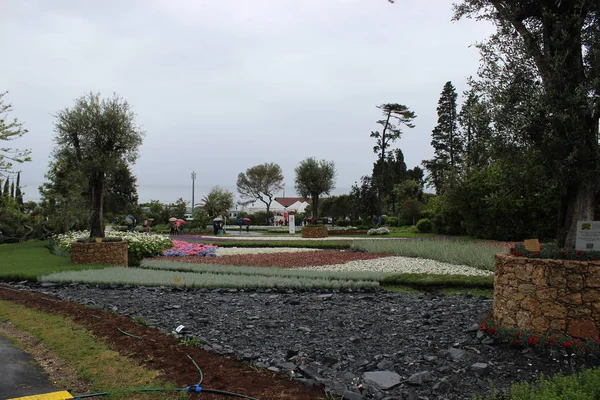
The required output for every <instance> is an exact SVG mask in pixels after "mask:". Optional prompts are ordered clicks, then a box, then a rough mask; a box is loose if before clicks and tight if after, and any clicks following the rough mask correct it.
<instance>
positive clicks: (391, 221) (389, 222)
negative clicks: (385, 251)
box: [385, 217, 398, 227]
mask: <svg viewBox="0 0 600 400" xmlns="http://www.w3.org/2000/svg"><path fill="white" fill-rule="evenodd" d="M385 224H386V225H388V226H394V227H396V226H398V217H387V218H385Z"/></svg>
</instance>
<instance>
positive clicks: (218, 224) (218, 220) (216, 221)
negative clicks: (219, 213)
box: [213, 217, 223, 236]
mask: <svg viewBox="0 0 600 400" xmlns="http://www.w3.org/2000/svg"><path fill="white" fill-rule="evenodd" d="M222 226H223V218H221V217H216V218H215V219H213V232H214V234H215V236H217V235H218V234H219V230H220V229H221V227H222Z"/></svg>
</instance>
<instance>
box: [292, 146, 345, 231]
mask: <svg viewBox="0 0 600 400" xmlns="http://www.w3.org/2000/svg"><path fill="white" fill-rule="evenodd" d="M295 172H296V178H295V185H296V191H297V192H298V194H299V195H300V196H302V197H304V198H307V199H308V198H310V199H311V200H312V202H311V205H312V218H313V220H316V219H317V216H318V215H317V213H318V210H319V198H320V197H321V196H322V195H323V194H329V193H330V192H331V191H332V190H333V189H334V188H335V177H336V170H335V164H334V162H333V161H326V160H321V161H317V160H316V159H315V158H313V157H310V158H307V159H306V160H304V161H301V162H300V164H298V166H297V167H296V169H295Z"/></svg>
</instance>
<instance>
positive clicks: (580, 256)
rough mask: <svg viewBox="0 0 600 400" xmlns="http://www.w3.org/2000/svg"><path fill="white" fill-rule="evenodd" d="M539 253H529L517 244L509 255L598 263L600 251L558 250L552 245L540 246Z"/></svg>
mask: <svg viewBox="0 0 600 400" xmlns="http://www.w3.org/2000/svg"><path fill="white" fill-rule="evenodd" d="M540 250H541V251H536V252H533V251H529V250H527V249H525V245H524V244H523V243H518V244H516V245H515V247H511V248H510V250H509V251H510V254H512V255H513V256H516V257H529V258H546V259H551V260H577V261H600V251H581V250H575V249H568V248H560V247H558V246H557V245H556V244H554V243H544V244H542V245H540Z"/></svg>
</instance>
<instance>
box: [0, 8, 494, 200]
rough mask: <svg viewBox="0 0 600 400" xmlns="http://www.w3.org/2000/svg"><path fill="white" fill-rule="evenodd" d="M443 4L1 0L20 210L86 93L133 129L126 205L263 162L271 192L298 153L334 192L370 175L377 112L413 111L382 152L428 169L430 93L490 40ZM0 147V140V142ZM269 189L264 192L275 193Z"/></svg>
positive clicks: (3, 85) (2, 67)
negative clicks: (129, 117) (397, 151)
mask: <svg viewBox="0 0 600 400" xmlns="http://www.w3.org/2000/svg"><path fill="white" fill-rule="evenodd" d="M451 17H452V1H451V0H419V1H414V0H397V1H396V4H393V5H392V4H389V3H388V2H387V1H386V0H302V1H299V0H228V1H225V0H138V1H134V0H102V1H100V0H97V1H92V0H89V1H76V0H52V1H48V0H39V1H35V0H0V57H1V58H2V62H0V91H6V90H8V91H9V94H8V95H7V96H5V100H8V101H9V102H11V103H12V105H13V109H14V111H13V112H12V114H11V116H13V117H17V118H18V119H19V120H20V121H21V122H23V123H24V124H25V127H26V128H27V129H29V133H27V135H25V136H24V137H23V138H21V139H19V140H18V141H14V142H11V145H12V146H13V147H18V148H30V149H31V150H32V157H33V162H31V163H27V164H23V165H21V166H19V168H20V169H21V170H22V180H21V182H22V185H23V186H24V192H25V200H38V199H39V194H38V190H37V187H38V186H39V185H40V184H41V183H42V182H43V181H44V174H45V172H46V170H47V167H48V162H49V160H50V158H49V157H50V153H51V150H52V147H53V137H54V131H53V129H54V127H53V124H54V118H53V114H55V113H56V111H58V110H61V109H63V108H65V107H71V106H72V105H73V104H74V100H75V99H76V98H78V97H80V96H82V95H83V94H84V93H86V92H89V91H94V92H100V93H101V94H103V95H104V96H110V95H111V94H112V93H113V92H116V93H117V94H119V95H120V96H122V97H124V98H125V99H126V100H127V101H128V102H129V103H130V104H131V105H132V107H133V109H134V111H135V112H136V114H137V123H138V124H139V125H141V126H142V127H143V129H144V130H145V132H146V137H145V139H144V144H143V145H142V147H141V149H140V150H141V151H140V158H139V160H138V161H137V163H136V164H135V166H134V167H133V171H134V173H135V174H136V176H137V178H138V184H139V188H138V193H139V195H140V201H142V202H143V201H149V200H151V199H155V200H161V201H165V202H171V201H175V200H176V199H178V198H180V197H183V198H184V199H185V200H191V192H192V190H191V186H192V181H191V177H190V174H191V172H192V171H195V172H196V173H197V178H196V191H195V196H196V201H198V200H199V199H200V198H201V197H202V196H203V195H204V194H206V193H207V192H208V191H209V190H210V188H211V187H212V186H214V185H220V186H222V187H225V188H228V189H230V190H232V191H233V192H234V193H236V189H235V182H236V178H237V175H238V174H239V173H240V172H243V171H245V170H246V169H247V168H249V167H251V166H254V165H257V164H262V163H264V162H275V163H278V164H279V165H280V166H281V167H282V169H283V173H284V177H285V184H286V191H285V195H286V196H288V197H289V196H293V195H295V193H294V168H295V167H296V166H297V165H298V163H299V162H300V161H302V160H303V159H305V158H307V157H315V158H317V159H326V160H331V161H334V162H335V165H336V168H337V171H338V176H337V181H336V190H335V191H334V193H335V194H339V193H348V192H349V190H350V187H351V185H352V184H353V183H354V182H356V181H358V180H359V179H360V177H361V176H362V175H368V174H370V173H371V169H372V166H373V162H374V161H375V159H376V155H375V154H374V153H373V151H372V148H373V145H374V144H375V143H374V139H372V138H370V137H369V134H370V131H372V130H376V129H378V125H376V123H375V121H376V120H378V119H380V116H381V114H380V111H379V110H378V109H377V108H376V107H375V106H377V105H379V104H382V103H401V104H405V105H407V106H408V107H409V108H410V109H412V110H413V111H414V112H415V113H416V114H417V119H416V120H415V124H416V127H415V128H414V129H405V131H404V134H403V135H402V138H401V140H399V141H398V142H396V146H397V147H399V148H401V149H402V151H403V152H404V155H405V159H406V163H407V165H408V167H409V168H412V167H414V166H417V165H420V164H421V161H422V160H424V159H428V158H431V157H432V155H433V150H432V148H431V146H430V141H431V136H430V132H431V130H432V129H433V127H434V126H435V124H436V118H437V116H436V111H435V109H436V106H437V101H438V98H439V95H440V92H441V90H442V87H443V85H444V83H445V82H447V81H449V80H451V81H452V82H453V83H454V85H455V86H456V87H457V90H458V91H459V93H460V92H462V91H463V90H465V89H466V88H467V86H466V81H467V78H468V76H470V75H475V74H476V72H477V68H478V64H479V55H478V52H477V49H475V48H474V47H470V46H471V45H472V44H473V43H474V42H477V41H480V40H482V39H484V38H485V37H487V36H488V35H489V34H490V33H491V27H490V26H489V25H486V24H485V23H483V22H474V21H470V20H464V21H460V22H452V21H451ZM3 145H4V144H3ZM282 194H283V193H280V194H279V195H282Z"/></svg>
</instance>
